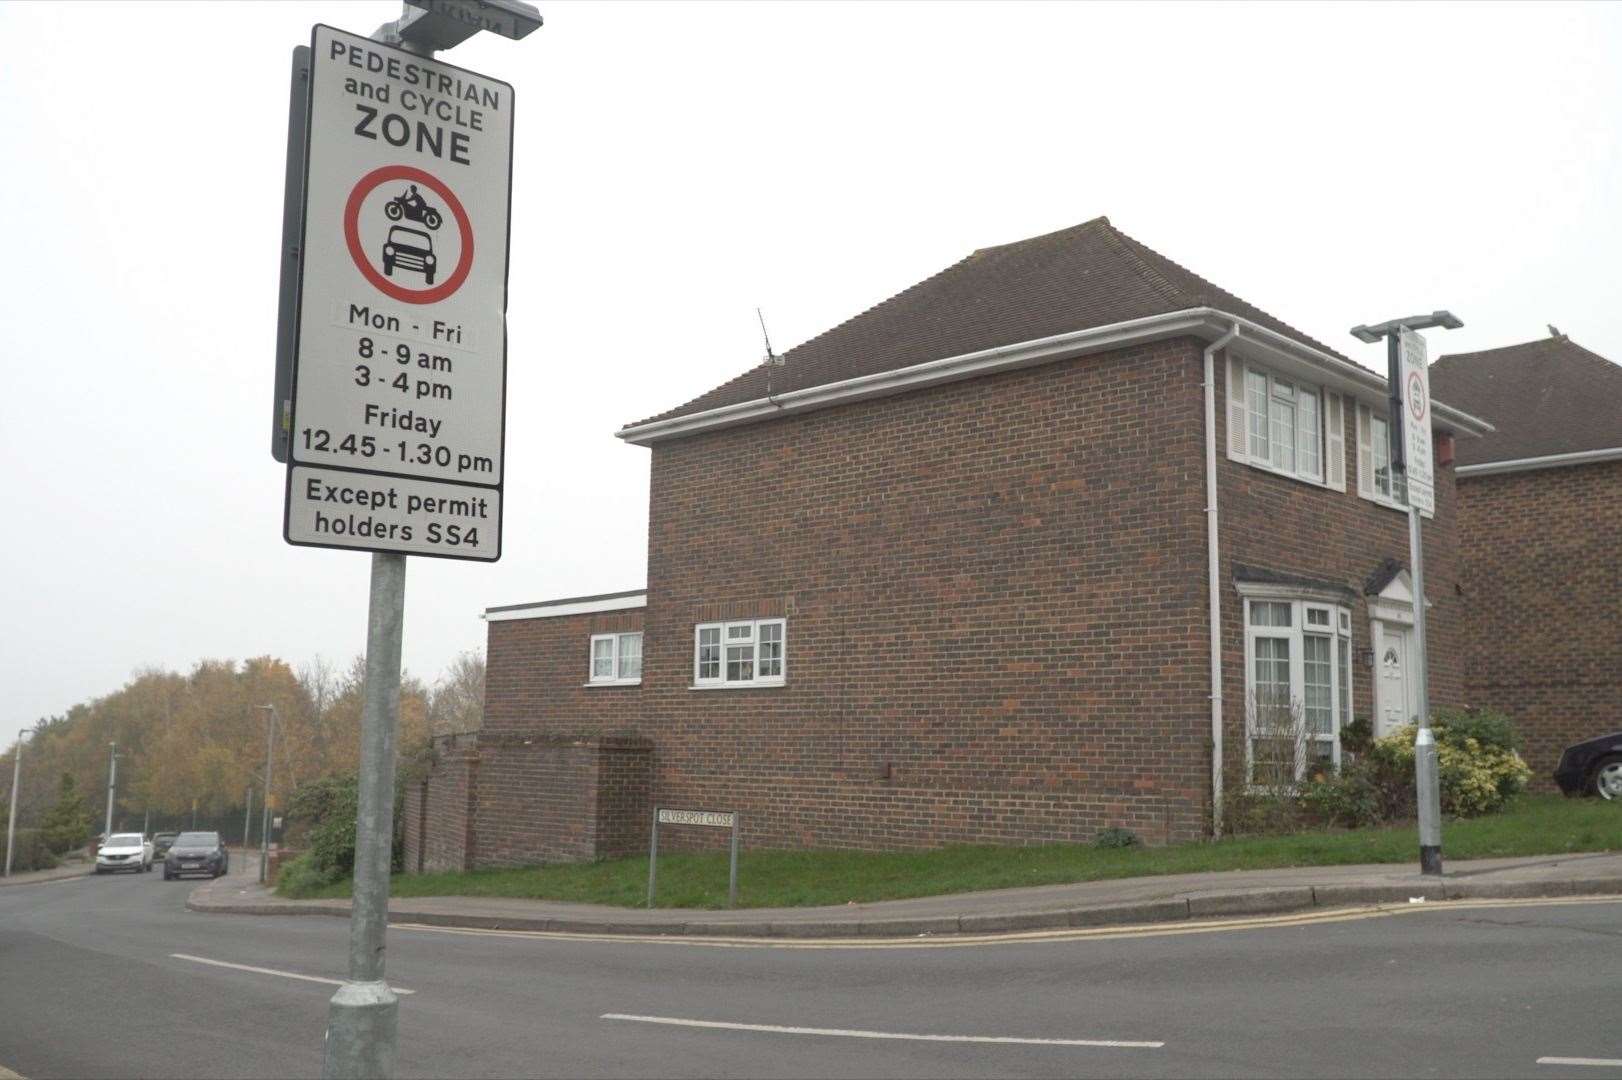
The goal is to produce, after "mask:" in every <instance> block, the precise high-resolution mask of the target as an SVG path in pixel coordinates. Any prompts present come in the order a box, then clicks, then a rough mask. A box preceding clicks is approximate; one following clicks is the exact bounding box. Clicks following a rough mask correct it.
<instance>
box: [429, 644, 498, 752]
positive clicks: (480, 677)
mask: <svg viewBox="0 0 1622 1080" xmlns="http://www.w3.org/2000/svg"><path fill="white" fill-rule="evenodd" d="M483 723H484V654H483V653H481V652H479V651H478V650H476V649H469V650H468V651H467V652H464V653H462V654H461V655H460V656H458V657H457V658H456V659H455V660H453V661H451V666H450V667H448V668H446V669H445V674H443V675H441V676H440V677H439V681H438V682H436V683H435V684H434V688H433V691H432V693H431V694H430V695H429V698H428V724H429V730H430V731H431V732H432V733H433V734H435V735H450V734H457V735H460V734H462V733H463V732H470V731H478V730H479V728H480V727H481V726H483Z"/></svg>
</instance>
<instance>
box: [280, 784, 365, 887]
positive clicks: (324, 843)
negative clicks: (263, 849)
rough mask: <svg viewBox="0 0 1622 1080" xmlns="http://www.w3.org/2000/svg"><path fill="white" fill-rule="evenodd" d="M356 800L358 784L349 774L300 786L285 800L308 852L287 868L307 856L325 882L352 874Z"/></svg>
mask: <svg viewBox="0 0 1622 1080" xmlns="http://www.w3.org/2000/svg"><path fill="white" fill-rule="evenodd" d="M359 803H360V785H359V781H358V780H357V779H356V777H355V776H354V774H352V773H351V774H350V775H348V776H327V777H322V778H321V779H319V780H313V781H311V782H310V783H307V784H302V785H300V786H299V789H298V790H297V791H295V792H293V797H292V798H291V799H289V800H288V803H287V816H288V818H289V819H296V820H297V822H298V826H299V830H300V831H301V832H302V833H303V837H304V842H305V843H306V844H307V845H308V847H309V851H308V852H306V853H305V855H303V856H300V858H299V859H295V860H293V862H291V863H288V868H291V867H293V866H294V865H295V864H297V863H298V862H301V861H303V860H304V859H308V860H309V863H310V866H311V867H312V868H313V869H314V870H315V871H316V872H318V873H319V874H320V875H321V876H322V877H324V878H325V879H326V880H328V881H337V880H339V879H340V878H345V877H348V876H349V875H350V874H351V873H353V872H354V869H355V819H356V817H357V816H358V815H359V813H360V807H359ZM283 872H284V873H285V872H286V871H285V870H284V871H283ZM322 884H325V882H322Z"/></svg>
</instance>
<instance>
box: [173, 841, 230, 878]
mask: <svg viewBox="0 0 1622 1080" xmlns="http://www.w3.org/2000/svg"><path fill="white" fill-rule="evenodd" d="M230 868H231V856H230V855H229V854H228V853H227V852H226V850H225V841H223V840H221V839H220V834H219V833H217V832H183V833H181V834H180V835H179V836H177V837H175V842H174V844H173V845H172V846H170V848H169V854H167V855H165V856H164V857H163V880H165V881H172V880H173V879H175V878H177V877H184V876H185V875H187V874H207V875H208V876H209V877H219V876H221V875H222V874H224V873H225V872H226V871H227V870H229V869H230Z"/></svg>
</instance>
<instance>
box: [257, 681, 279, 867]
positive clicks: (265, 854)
mask: <svg viewBox="0 0 1622 1080" xmlns="http://www.w3.org/2000/svg"><path fill="white" fill-rule="evenodd" d="M259 707H260V708H261V709H263V710H264V711H265V712H268V713H269V714H270V716H268V717H266V719H265V808H264V815H265V817H264V820H263V821H262V822H260V825H259V884H261V885H263V884H265V882H266V881H267V880H269V871H270V770H271V765H272V763H273V762H274V761H275V758H276V755H275V750H276V706H274V705H261V706H259Z"/></svg>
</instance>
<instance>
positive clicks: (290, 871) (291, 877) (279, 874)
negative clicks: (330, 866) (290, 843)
mask: <svg viewBox="0 0 1622 1080" xmlns="http://www.w3.org/2000/svg"><path fill="white" fill-rule="evenodd" d="M342 879H343V875H342V874H333V873H329V872H326V871H323V870H321V869H320V868H319V867H318V866H316V864H315V855H314V853H313V852H309V851H306V852H305V853H304V854H302V855H300V856H299V857H298V858H296V859H289V860H288V861H287V862H285V863H283V864H282V867H281V869H280V870H278V871H276V891H277V892H278V893H280V894H281V895H283V896H290V897H292V898H293V899H295V900H297V899H298V898H300V897H303V896H309V895H310V894H311V893H313V892H315V891H316V890H317V889H320V888H322V887H323V886H326V885H331V884H332V883H333V882H335V881H341V880H342Z"/></svg>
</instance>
